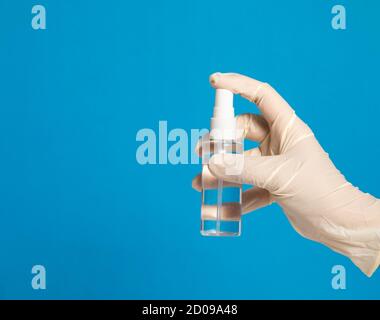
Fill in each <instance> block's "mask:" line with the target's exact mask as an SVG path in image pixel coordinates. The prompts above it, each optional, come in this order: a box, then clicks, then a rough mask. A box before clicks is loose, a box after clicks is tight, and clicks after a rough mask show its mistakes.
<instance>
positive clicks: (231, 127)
mask: <svg viewBox="0 0 380 320" xmlns="http://www.w3.org/2000/svg"><path fill="white" fill-rule="evenodd" d="M233 100H234V95H233V93H232V92H231V91H229V90H226V89H216V91H215V105H214V115H213V117H212V118H211V133H210V137H211V138H212V139H218V140H219V139H220V140H234V139H235V138H236V120H235V111H234V106H233Z"/></svg>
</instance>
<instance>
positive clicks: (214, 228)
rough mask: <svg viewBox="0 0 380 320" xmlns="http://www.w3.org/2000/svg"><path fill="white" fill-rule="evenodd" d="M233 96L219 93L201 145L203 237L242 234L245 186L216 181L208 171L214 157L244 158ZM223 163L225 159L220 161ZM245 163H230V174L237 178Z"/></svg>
mask: <svg viewBox="0 0 380 320" xmlns="http://www.w3.org/2000/svg"><path fill="white" fill-rule="evenodd" d="M232 102H233V94H232V93H231V92H230V91H227V90H223V89H217V91H216V98H215V107H214V117H213V118H212V120H211V132H210V136H209V140H208V141H202V163H203V167H202V206H201V234H202V235H203V236H239V235H240V233H241V213H242V186H241V185H239V184H233V183H229V182H226V181H223V180H221V179H215V177H214V176H213V175H212V173H211V172H210V170H209V168H208V161H209V159H210V158H211V157H212V155H214V154H222V155H223V154H227V153H232V154H241V155H242V154H243V150H244V146H243V140H242V139H238V138H237V136H238V135H237V130H236V125H235V123H236V122H235V116H234V110H233V106H232ZM220 158H221V159H222V160H221V161H224V157H220ZM241 165H242V163H229V165H228V168H229V170H230V172H226V174H227V175H228V174H238V173H239V171H241Z"/></svg>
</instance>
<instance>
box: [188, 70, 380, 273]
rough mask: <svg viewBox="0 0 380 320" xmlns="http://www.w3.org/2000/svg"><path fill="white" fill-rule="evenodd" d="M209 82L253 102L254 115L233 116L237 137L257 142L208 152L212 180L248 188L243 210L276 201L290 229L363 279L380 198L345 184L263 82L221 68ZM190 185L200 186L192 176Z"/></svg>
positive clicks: (378, 236)
mask: <svg viewBox="0 0 380 320" xmlns="http://www.w3.org/2000/svg"><path fill="white" fill-rule="evenodd" d="M210 82H211V85H212V86H213V87H215V88H222V89H228V90H230V91H232V92H233V93H235V94H240V95H241V96H243V97H245V98H247V99H248V100H250V101H251V102H254V103H255V104H256V105H257V107H258V108H259V109H260V111H261V113H262V115H255V114H243V115H240V116H238V117H237V126H238V128H240V129H243V134H244V137H245V138H247V139H250V140H253V141H256V142H259V143H260V145H259V147H258V148H254V149H252V150H248V151H246V152H245V154H244V157H241V156H240V157H239V156H238V155H234V154H225V155H221V154H217V155H214V156H213V157H212V158H211V159H210V162H209V165H208V167H209V170H210V171H211V173H212V174H213V175H214V176H215V177H217V178H219V179H222V180H224V181H227V182H231V183H244V184H250V185H254V187H253V188H252V189H249V190H248V191H245V192H244V194H243V212H244V213H247V212H250V211H253V210H256V209H258V208H260V207H263V206H266V205H269V204H271V203H272V202H277V203H278V204H279V205H280V206H281V208H282V209H283V211H284V212H285V214H286V216H287V217H288V219H289V221H290V223H291V224H292V226H293V227H294V229H295V230H296V231H297V232H298V233H300V234H301V235H302V236H304V237H305V238H308V239H311V240H314V241H317V242H321V243H323V244H325V245H326V246H328V247H329V248H331V249H332V250H334V251H336V252H339V253H341V254H343V255H345V256H347V257H349V258H350V259H351V260H352V261H353V263H354V264H356V265H357V266H358V267H359V268H360V269H361V270H362V271H363V272H364V273H365V274H366V275H367V276H371V275H372V274H373V272H374V271H375V270H376V269H377V267H378V265H379V263H380V201H379V200H378V199H376V198H375V197H373V196H371V195H369V194H368V193H363V192H361V191H360V190H359V189H358V188H356V187H354V186H352V185H351V184H350V183H349V182H347V181H346V179H345V177H344V176H343V175H342V174H341V173H340V172H339V170H337V169H336V167H335V166H334V164H333V163H332V162H331V160H330V158H329V156H328V154H327V153H326V152H325V151H324V150H323V149H322V147H321V146H320V144H319V143H318V141H317V140H316V138H315V137H314V134H313V132H312V131H311V129H310V128H309V127H308V126H307V125H306V124H305V123H304V122H303V121H302V120H301V119H300V118H298V117H297V116H296V114H295V112H294V110H293V109H292V108H291V107H290V106H289V105H288V103H287V102H286V101H285V100H284V99H283V98H282V97H281V96H280V95H279V94H278V93H277V92H276V91H275V90H274V89H273V88H272V87H270V86H269V85H268V84H266V83H262V82H259V81H257V80H254V79H251V78H248V77H246V76H243V75H239V74H221V73H215V74H213V75H211V77H210ZM221 157H227V158H223V159H222V158H221ZM231 157H233V158H231ZM239 161H243V163H241V165H242V168H243V169H242V172H241V174H239V175H231V174H229V172H231V170H230V171H229V170H228V166H229V165H234V166H236V163H238V162H239ZM215 179H216V178H215ZM193 187H194V188H195V189H197V190H198V191H199V190H201V176H200V175H198V176H197V177H195V178H194V180H193Z"/></svg>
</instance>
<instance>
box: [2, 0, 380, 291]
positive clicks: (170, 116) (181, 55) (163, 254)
mask: <svg viewBox="0 0 380 320" xmlns="http://www.w3.org/2000/svg"><path fill="white" fill-rule="evenodd" d="M34 4H43V5H44V6H45V7H46V10H47V30H44V31H43V30H38V31H35V30H33V29H32V28H31V19H32V14H31V8H32V6H33V5H34ZM335 4H343V5H345V7H346V10H347V30H345V31H336V30H333V29H332V27H331V19H332V14H331V8H332V6H333V5H335ZM0 12H1V16H0V298H7V299H8V298H31V299H46V298H50V299H56V298H74V299H81V298H109V299H124V298H136V299H140V298H161V299H166V298H200V299H202V298H209V299H212V298H228V299H229V298H231V299H233V298H239V299H240V298H241V299H254V298H259V299H260V298H263V299H266V298H269V299H277V298H288V299H290V298H300V299H309V298H318V299H320V298H326V299H346V298H369V299H372V298H380V290H379V285H380V272H379V271H378V272H377V273H376V274H375V275H374V276H373V277H372V278H371V279H368V278H367V277H366V276H365V275H363V274H362V273H361V272H360V271H359V270H358V269H357V268H356V267H355V266H353V264H352V263H351V262H350V261H349V260H348V259H347V258H345V257H343V256H340V255H338V254H336V253H334V252H332V251H330V250H329V249H328V248H326V247H324V246H322V245H320V244H317V243H313V242H311V241H308V240H305V239H303V238H302V237H301V236H299V235H298V234H297V233H296V232H295V231H294V230H293V229H292V228H291V226H290V225H289V223H288V222H287V219H286V217H285V216H284V215H283V214H282V212H281V210H280V208H279V207H278V206H277V205H272V206H270V207H268V208H265V209H262V210H259V211H257V212H255V213H252V214H250V215H248V216H245V217H244V219H243V235H242V236H241V237H240V238H226V239H223V238H222V239H221V238H203V237H201V236H200V234H199V226H200V223H199V218H200V207H199V206H200V195H199V194H198V193H197V192H195V191H193V190H192V188H191V179H192V177H193V175H195V174H196V173H197V172H198V171H199V169H200V168H199V166H197V165H177V166H174V165H150V166H149V165H146V166H142V165H139V164H138V163H137V162H136V149H137V147H138V146H139V145H140V143H139V142H137V141H136V133H137V131H138V130H140V129H142V128H152V129H154V130H155V131H158V121H159V120H166V121H168V126H169V130H170V129H174V128H184V129H186V130H190V129H191V128H204V127H208V124H209V117H210V115H211V110H212V109H211V108H212V102H213V90H212V89H211V88H210V86H209V84H208V76H209V74H210V73H212V72H215V71H222V72H229V71H233V72H240V73H243V74H247V75H250V76H252V77H255V78H257V79H260V80H265V81H268V82H270V83H271V84H272V85H273V86H274V87H276V88H277V89H278V91H279V92H280V93H281V94H282V95H283V96H284V97H285V98H286V99H287V100H288V101H289V103H290V104H291V105H292V106H293V108H294V109H295V110H296V111H297V113H298V115H299V116H300V117H301V118H303V119H304V120H305V122H307V123H308V124H309V125H310V126H311V127H312V128H313V130H314V132H315V134H316V136H317V138H318V139H319V141H320V142H321V144H322V145H323V146H324V147H325V149H326V151H327V152H329V153H330V155H331V157H332V159H333V161H334V162H335V164H336V166H337V167H338V168H339V169H340V170H341V171H342V172H343V173H344V174H345V176H346V177H347V179H348V180H349V181H351V182H352V183H353V184H354V185H358V186H359V187H360V188H361V189H362V190H364V191H366V192H369V193H371V194H373V195H375V196H377V197H379V196H380V192H379V189H378V181H379V179H380V171H379V148H378V147H377V146H378V138H379V131H378V119H379V116H380V108H379V101H378V92H379V74H380V59H379V53H380V43H379V41H378V39H379V30H380V25H379V19H378V13H379V12H380V2H379V1H375V0H373V1H343V0H340V1H326V0H319V1H318V0H315V1H312V0H308V1H306V0H302V1H301V0H300V1H280V0H278V1H273V0H269V1H253V0H246V1H243V0H235V1H221V0H218V1H216V0H215V1H204V0H191V1H190V0H189V1H153V0H152V1H134V2H132V1H122V0H119V1H116V0H114V1H94V0H91V1H90V0H87V1H85V0H80V1H78V0H55V1H52V0H51V1H50V0H49V1H48V0H40V1H37V2H36V1H27V0H23V1H21V0H19V1H14V0H1V2H0ZM235 104H236V110H237V112H238V113H242V112H257V109H256V108H255V106H254V105H251V104H249V103H248V102H247V101H244V100H243V99H242V98H240V97H239V98H236V101H235ZM35 264H42V265H44V266H45V267H46V270H47V289H46V290H33V289H32V287H31V284H30V281H31V279H32V274H31V268H32V266H33V265H35ZM336 264H342V265H344V266H345V267H346V270H347V289H346V290H344V291H342V290H341V291H336V290H333V289H332V287H331V279H332V277H333V275H332V274H331V268H332V266H333V265H336Z"/></svg>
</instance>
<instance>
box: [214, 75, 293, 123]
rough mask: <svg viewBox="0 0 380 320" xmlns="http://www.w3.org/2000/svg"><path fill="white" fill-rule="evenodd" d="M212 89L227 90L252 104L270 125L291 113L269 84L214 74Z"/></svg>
mask: <svg viewBox="0 0 380 320" xmlns="http://www.w3.org/2000/svg"><path fill="white" fill-rule="evenodd" d="M210 83H211V85H212V86H213V87H214V88H217V89H218V88H220V89H227V90H230V91H232V92H233V93H236V94H240V95H241V96H242V97H244V98H246V99H248V100H249V101H251V102H254V103H255V104H256V105H257V107H258V108H259V109H260V111H261V112H262V114H263V116H264V118H265V119H266V120H267V121H268V122H269V124H271V123H272V122H273V121H274V120H275V119H276V118H277V117H282V116H288V115H290V114H292V113H293V109H292V108H291V107H290V106H289V104H288V103H287V102H286V101H285V100H284V99H283V98H282V97H281V96H280V95H279V94H278V93H277V91H276V90H274V89H273V88H272V87H271V86H270V85H269V84H267V83H265V82H261V81H258V80H255V79H252V78H249V77H247V76H243V75H241V74H237V73H219V72H217V73H214V74H212V75H211V76H210Z"/></svg>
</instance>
